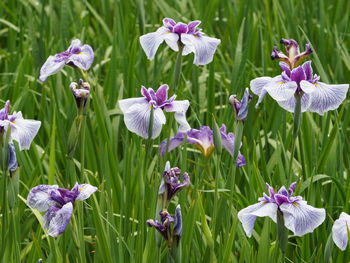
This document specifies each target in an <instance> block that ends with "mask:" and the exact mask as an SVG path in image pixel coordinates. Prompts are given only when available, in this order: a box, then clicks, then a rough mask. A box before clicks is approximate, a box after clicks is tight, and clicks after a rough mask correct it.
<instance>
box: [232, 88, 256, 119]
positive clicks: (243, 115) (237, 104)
mask: <svg viewBox="0 0 350 263" xmlns="http://www.w3.org/2000/svg"><path fill="white" fill-rule="evenodd" d="M252 98H253V96H252V95H250V94H249V89H248V88H246V89H245V91H244V95H243V97H242V101H239V100H238V99H237V95H231V96H230V98H229V102H230V104H231V105H232V108H233V110H234V111H235V113H236V119H237V121H245V120H246V119H247V115H248V103H249V101H251V99H252Z"/></svg>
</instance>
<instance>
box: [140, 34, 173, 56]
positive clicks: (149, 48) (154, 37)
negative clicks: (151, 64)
mask: <svg viewBox="0 0 350 263" xmlns="http://www.w3.org/2000/svg"><path fill="white" fill-rule="evenodd" d="M178 39H179V36H178V35H177V34H175V33H172V32H170V31H169V29H167V28H166V27H160V28H159V29H158V30H157V31H156V32H152V33H148V34H146V35H143V36H141V37H140V44H141V47H142V49H143V51H145V53H146V56H147V58H148V59H151V60H152V59H154V56H155V54H156V52H157V50H158V47H159V45H160V44H161V43H163V41H164V40H166V41H167V44H168V45H169V43H170V45H169V46H170V47H171V48H172V49H174V48H175V50H176V46H177V41H178ZM174 43H176V46H175V44H174ZM177 50H178V49H177Z"/></svg>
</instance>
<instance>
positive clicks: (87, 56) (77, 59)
mask: <svg viewBox="0 0 350 263" xmlns="http://www.w3.org/2000/svg"><path fill="white" fill-rule="evenodd" d="M80 49H81V52H80V53H79V54H72V55H71V56H70V57H69V59H68V61H67V62H66V64H67V63H69V62H72V63H73V64H74V65H75V66H76V67H78V68H81V69H83V70H88V69H89V68H90V67H91V65H92V62H94V51H93V50H92V48H91V47H90V46H89V45H83V46H82V47H81V48H80Z"/></svg>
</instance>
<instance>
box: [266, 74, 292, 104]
mask: <svg viewBox="0 0 350 263" xmlns="http://www.w3.org/2000/svg"><path fill="white" fill-rule="evenodd" d="M297 88H298V85H297V83H296V82H294V81H283V80H282V78H281V77H280V76H277V77H275V78H273V80H272V81H271V82H269V83H267V84H266V85H265V86H264V89H265V90H266V91H267V92H268V93H269V95H270V96H271V97H272V98H273V99H274V100H276V101H285V100H288V99H290V98H292V97H293V96H294V93H295V91H296V90H297Z"/></svg>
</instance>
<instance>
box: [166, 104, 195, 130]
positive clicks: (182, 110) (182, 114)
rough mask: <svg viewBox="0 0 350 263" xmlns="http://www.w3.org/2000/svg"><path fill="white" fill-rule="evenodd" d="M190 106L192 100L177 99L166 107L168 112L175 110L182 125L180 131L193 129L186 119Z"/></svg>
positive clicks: (176, 116) (178, 121) (177, 119)
mask: <svg viewBox="0 0 350 263" xmlns="http://www.w3.org/2000/svg"><path fill="white" fill-rule="evenodd" d="M189 106H190V102H189V101H188V100H177V101H173V102H172V103H171V104H169V105H167V106H165V107H164V110H165V111H167V112H175V120H176V121H177V123H178V124H179V125H180V126H179V129H178V131H179V132H187V131H189V130H190V129H191V126H190V125H189V124H188V122H187V119H186V111H187V109H188V107H189Z"/></svg>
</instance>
